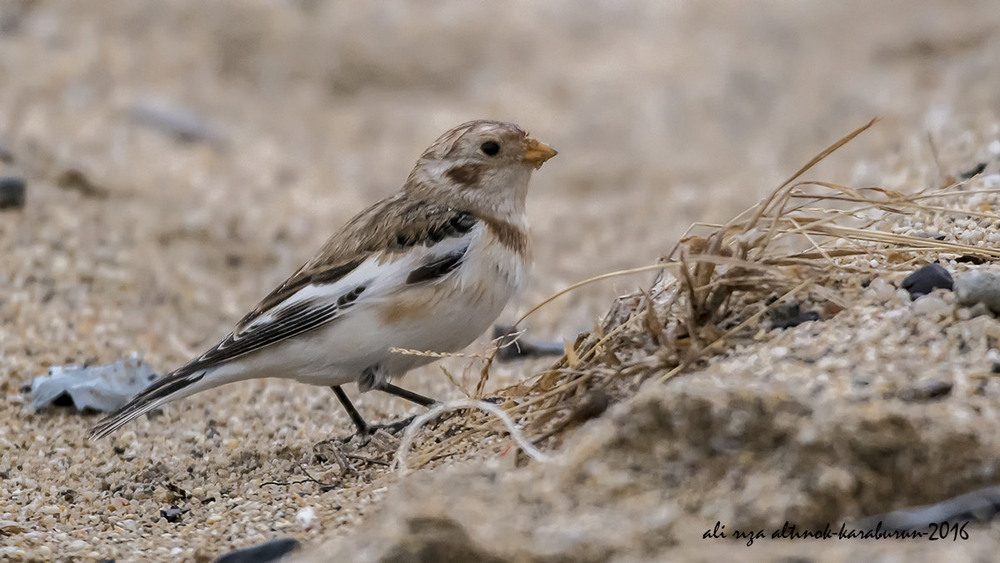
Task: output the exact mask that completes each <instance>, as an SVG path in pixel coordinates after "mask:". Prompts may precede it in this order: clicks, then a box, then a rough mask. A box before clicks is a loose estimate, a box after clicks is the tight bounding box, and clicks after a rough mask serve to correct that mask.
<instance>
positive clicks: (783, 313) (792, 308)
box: [771, 303, 822, 330]
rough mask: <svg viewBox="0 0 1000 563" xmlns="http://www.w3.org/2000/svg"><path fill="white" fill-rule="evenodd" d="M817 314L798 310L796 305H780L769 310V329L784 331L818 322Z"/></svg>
mask: <svg viewBox="0 0 1000 563" xmlns="http://www.w3.org/2000/svg"><path fill="white" fill-rule="evenodd" d="M820 320H822V317H820V315H819V313H817V312H816V311H805V312H802V311H801V310H800V307H799V304H798V303H782V304H780V305H778V306H776V307H775V308H774V309H772V310H771V328H773V329H776V330H777V329H785V328H792V327H795V326H799V325H800V324H802V323H805V322H809V321H820Z"/></svg>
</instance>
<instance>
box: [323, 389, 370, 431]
mask: <svg viewBox="0 0 1000 563" xmlns="http://www.w3.org/2000/svg"><path fill="white" fill-rule="evenodd" d="M330 389H333V394H334V395H336V396H337V399H338V400H339V401H340V404H341V405H344V410H346V411H347V416H349V417H351V422H353V423H354V426H355V428H357V429H358V435H360V436H361V437H362V438H367V437H368V436H371V434H372V432H374V431H375V429H374V428H373V427H372V425H371V424H368V421H366V420H365V418H364V417H363V416H361V413H359V412H358V409H357V407H355V406H354V403H352V402H351V399H350V398H349V397H348V396H347V393H344V390H343V389H341V388H340V385H331V386H330Z"/></svg>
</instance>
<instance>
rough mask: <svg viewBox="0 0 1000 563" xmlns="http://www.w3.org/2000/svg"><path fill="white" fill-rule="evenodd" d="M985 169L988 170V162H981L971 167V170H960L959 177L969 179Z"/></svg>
mask: <svg viewBox="0 0 1000 563" xmlns="http://www.w3.org/2000/svg"><path fill="white" fill-rule="evenodd" d="M984 170H986V163H985V162H980V163H979V164H977V165H976V166H974V167H973V168H970V169H969V170H966V171H965V172H959V174H958V177H959V178H961V179H963V180H968V179H969V178H972V177H975V176H978V175H979V174H982V173H983V171H984Z"/></svg>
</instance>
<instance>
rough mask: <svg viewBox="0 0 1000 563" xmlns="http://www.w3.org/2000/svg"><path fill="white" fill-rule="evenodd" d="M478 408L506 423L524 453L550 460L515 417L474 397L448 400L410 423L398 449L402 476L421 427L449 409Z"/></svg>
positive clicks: (511, 435)
mask: <svg viewBox="0 0 1000 563" xmlns="http://www.w3.org/2000/svg"><path fill="white" fill-rule="evenodd" d="M468 408H476V409H482V410H484V411H486V412H488V413H490V414H493V415H495V416H496V417H497V418H499V419H500V421H501V422H503V423H504V426H506V427H507V431H508V432H510V437H511V439H512V440H514V442H516V443H517V445H518V446H520V447H521V449H522V450H524V453H526V454H527V455H528V457H530V458H531V459H533V460H535V461H540V462H547V461H549V456H547V455H545V454H544V453H542V452H541V451H540V450H538V449H537V448H535V446H533V445H531V442H529V441H528V440H527V439H525V437H524V434H522V433H521V431H520V430H519V429H518V428H517V425H516V424H515V423H514V419H512V418H511V417H510V415H508V414H507V413H506V412H504V410H503V409H501V408H500V407H498V406H496V405H494V404H493V403H487V402H486V401H477V400H474V399H459V400H457V401H448V402H447V403H442V404H440V405H437V406H435V407H434V408H432V409H430V410H429V411H427V412H425V413H424V414H422V415H420V416H418V417H417V418H415V419H414V420H413V422H411V423H410V425H409V426H408V427H407V428H406V432H404V433H403V439H402V440H401V441H400V443H399V449H397V450H396V468H397V470H398V471H399V474H400V475H401V476H403V475H406V474H407V473H408V472H409V469H408V468H407V466H406V458H407V456H408V455H409V451H410V446H412V445H413V440H414V439H415V438H416V436H417V432H418V431H419V430H420V427H421V426H423V425H424V424H427V422H428V421H429V420H431V419H432V418H434V417H436V416H439V415H441V414H442V413H446V412H449V411H455V410H459V409H468Z"/></svg>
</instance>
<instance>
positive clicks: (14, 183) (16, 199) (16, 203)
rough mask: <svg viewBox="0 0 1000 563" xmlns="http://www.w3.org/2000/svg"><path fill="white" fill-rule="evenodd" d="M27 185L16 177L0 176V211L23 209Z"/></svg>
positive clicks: (22, 179)
mask: <svg viewBox="0 0 1000 563" xmlns="http://www.w3.org/2000/svg"><path fill="white" fill-rule="evenodd" d="M27 191H28V184H27V182H25V181H24V178H19V177H17V176H0V209H21V208H22V207H24V201H25V194H26V193H27Z"/></svg>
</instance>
